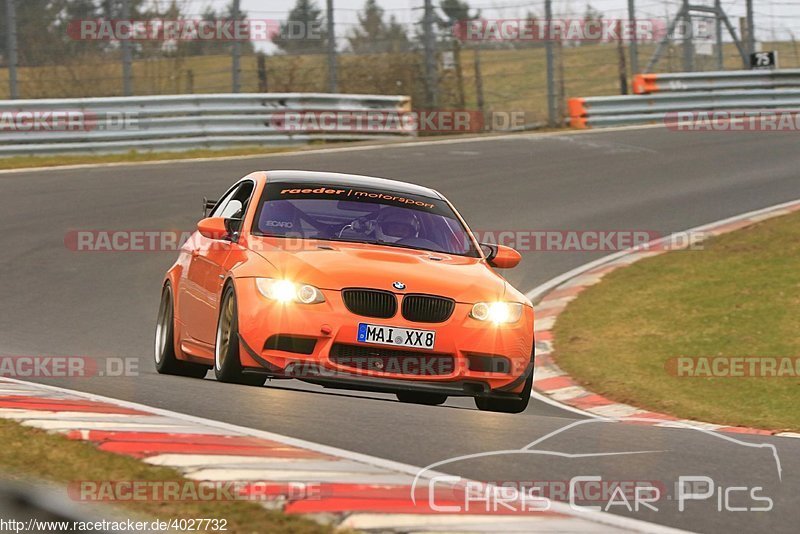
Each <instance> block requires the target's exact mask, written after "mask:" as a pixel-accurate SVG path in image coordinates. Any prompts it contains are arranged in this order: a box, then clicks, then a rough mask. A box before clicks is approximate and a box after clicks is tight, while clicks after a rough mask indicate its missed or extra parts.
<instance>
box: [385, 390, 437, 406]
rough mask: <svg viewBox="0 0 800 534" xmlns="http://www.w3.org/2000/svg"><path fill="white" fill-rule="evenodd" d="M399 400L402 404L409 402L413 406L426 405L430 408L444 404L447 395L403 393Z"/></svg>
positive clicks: (415, 392) (417, 392) (399, 395)
mask: <svg viewBox="0 0 800 534" xmlns="http://www.w3.org/2000/svg"><path fill="white" fill-rule="evenodd" d="M396 395H397V400H399V401H400V402H408V403H412V404H425V405H428V406H436V405H438V404H444V402H445V401H446V400H447V395H441V394H439V393H426V392H420V391H401V392H398V393H397V394H396Z"/></svg>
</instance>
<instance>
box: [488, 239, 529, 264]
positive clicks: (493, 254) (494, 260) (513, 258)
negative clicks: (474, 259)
mask: <svg viewBox="0 0 800 534" xmlns="http://www.w3.org/2000/svg"><path fill="white" fill-rule="evenodd" d="M481 250H483V252H484V254H486V261H488V262H489V265H491V266H492V267H497V268H498V269H511V268H512V267H516V266H517V265H519V262H520V261H521V260H522V256H520V253H519V252H517V251H516V250H514V249H513V248H511V247H507V246H505V245H495V244H491V243H481Z"/></svg>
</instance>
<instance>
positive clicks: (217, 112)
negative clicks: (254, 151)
mask: <svg viewBox="0 0 800 534" xmlns="http://www.w3.org/2000/svg"><path fill="white" fill-rule="evenodd" d="M409 111H411V99H410V97H407V96H383V95H352V94H326V93H246V94H207V95H172V96H146V97H115V98H78V99H36V100H2V101H0V156H13V155H29V154H61V153H87V152H89V153H91V152H95V153H113V152H128V151H131V150H145V151H147V150H164V151H172V150H175V151H177V150H189V149H196V148H225V147H231V146H244V145H270V146H279V145H296V144H304V143H309V142H312V141H320V140H324V141H357V140H364V139H375V138H382V137H396V136H413V135H415V134H416V131H415V130H414V129H413V128H409V127H408V125H407V124H400V123H397V122H395V123H389V125H388V126H386V125H384V127H381V128H364V127H363V126H362V125H363V124H364V121H363V120H362V121H361V122H358V121H353V123H352V124H349V123H347V122H346V121H345V123H342V122H337V123H336V124H335V125H334V127H333V128H325V127H315V125H313V124H312V125H309V124H308V122H304V121H303V120H302V118H303V117H304V116H306V115H305V114H308V115H310V116H312V117H314V116H317V117H321V116H322V115H320V114H321V113H323V112H336V115H335V117H336V119H337V120H339V121H341V118H342V117H347V116H348V115H352V116H353V117H354V118H356V117H359V116H360V117H361V118H362V119H363V118H364V117H367V116H368V115H369V114H370V113H374V112H381V113H393V114H402V113H405V112H409ZM55 114H57V115H55ZM289 116H295V117H300V119H298V120H297V121H296V122H295V123H293V124H288V123H287V117H289ZM37 121H38V122H37Z"/></svg>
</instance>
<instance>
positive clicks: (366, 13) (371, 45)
mask: <svg viewBox="0 0 800 534" xmlns="http://www.w3.org/2000/svg"><path fill="white" fill-rule="evenodd" d="M1 1H3V2H5V5H4V6H3V7H4V8H5V9H4V11H3V14H4V16H3V17H2V18H1V19H0V39H2V43H3V45H4V53H3V56H2V67H3V68H2V69H0V99H5V98H10V97H11V96H12V93H11V84H10V80H9V75H10V72H9V70H10V69H9V63H10V62H11V61H12V58H13V56H14V55H16V58H17V65H18V66H17V69H16V80H17V81H16V95H15V96H17V97H19V98H45V97H83V96H117V95H122V94H124V93H125V88H126V84H125V77H124V75H123V73H124V72H125V64H126V61H125V58H126V54H127V55H128V56H129V57H130V62H129V70H128V72H129V80H130V92H131V93H132V94H134V95H155V94H191V93H221V92H231V91H234V90H235V89H236V85H238V88H239V90H240V91H243V92H327V91H329V90H330V88H331V87H330V86H331V84H330V83H329V81H330V72H331V58H332V56H331V55H330V54H329V52H330V49H329V47H328V43H330V42H334V43H335V51H336V54H335V56H333V57H335V65H336V70H337V81H338V83H337V86H336V89H337V91H339V92H342V93H369V94H406V95H410V96H412V98H413V106H414V108H416V109H431V108H436V109H469V110H480V111H483V112H492V111H504V112H512V111H521V112H524V113H525V124H526V125H536V124H540V123H544V122H546V121H547V120H548V111H549V110H548V96H550V97H551V98H552V100H551V105H554V106H555V113H556V114H557V116H558V117H563V116H564V115H565V110H564V101H565V99H566V98H567V97H569V96H586V95H611V94H619V93H621V92H623V91H627V90H628V89H629V87H630V82H631V79H632V74H633V73H634V71H639V72H641V71H642V70H643V69H645V67H646V66H647V65H648V63H649V62H650V60H651V59H652V58H653V57H654V55H656V52H658V54H657V58H656V59H657V60H656V61H653V65H652V66H651V68H650V70H651V71H652V72H679V71H683V70H687V69H688V70H714V69H718V68H720V66H721V67H722V68H724V69H740V68H743V66H744V62H745V61H747V59H748V58H747V57H743V54H742V48H741V47H744V51H745V53H746V55H747V54H749V50H748V49H747V46H748V33H747V24H748V23H747V20H748V19H747V13H746V10H745V9H744V7H745V6H744V5H743V4H744V3H743V2H720V1H718V0H713V1H708V2H705V4H703V3H702V2H701V6H700V7H703V5H704V6H705V8H704V9H705V10H703V9H700V10H697V2H693V4H692V6H694V7H693V8H692V9H693V11H691V12H684V11H683V10H684V9H686V6H687V5H688V3H687V2H684V1H682V0H678V1H661V0H638V1H637V2H625V1H624V0H619V1H617V2H610V0H609V1H608V2H606V4H609V6H610V7H608V8H606V9H604V10H603V11H602V12H601V11H599V10H597V9H595V8H593V7H592V6H591V5H588V4H587V5H585V6H583V7H581V8H580V9H575V4H573V3H569V2H566V1H560V0H558V1H556V0H554V1H552V3H551V5H550V6H549V11H550V12H551V13H552V16H551V18H550V19H549V20H550V24H549V25H548V24H546V23H544V22H543V21H544V20H545V17H544V15H545V14H546V13H547V12H548V6H547V5H546V4H547V0H535V1H531V2H523V3H519V2H518V1H516V0H504V1H500V2H495V3H494V4H493V5H492V6H489V7H486V6H483V9H481V10H479V9H478V7H481V6H477V5H476V6H475V7H472V6H470V5H469V3H468V2H465V1H463V0H441V1H438V0H437V1H435V2H433V1H425V0H420V1H419V2H418V4H419V5H418V6H412V7H409V8H404V9H384V8H382V7H381V6H380V0H378V1H377V2H376V1H374V0H367V1H366V4H365V5H363V6H362V7H360V8H356V7H343V6H341V4H342V0H334V2H333V7H334V9H333V11H332V13H333V21H334V22H335V24H334V25H333V28H334V33H335V36H336V37H335V39H334V40H333V41H331V40H330V36H329V35H328V31H327V28H328V25H327V19H326V13H325V6H324V5H321V6H318V5H317V4H315V3H314V2H312V1H310V0H297V3H296V5H295V6H294V8H293V9H292V10H291V11H290V12H285V10H284V11H278V10H276V11H257V10H254V11H249V12H245V11H242V10H240V9H239V7H238V2H236V1H234V2H232V3H231V4H230V5H228V6H224V5H220V6H216V8H215V4H213V3H212V4H208V5H207V6H206V8H205V9H204V10H200V9H198V6H197V3H196V2H193V1H191V0H182V1H175V2H157V1H147V0H1ZM609 2H610V3H609ZM601 3H602V1H601ZM787 3H788V4H791V2H787ZM476 4H477V2H476ZM629 4H631V5H632V7H633V8H634V10H633V16H634V17H635V19H636V21H637V23H639V24H641V23H642V21H646V22H647V24H649V29H650V30H651V34H648V36H647V37H646V38H642V39H641V40H640V39H638V38H637V42H636V43H635V44H636V46H635V50H633V49H632V48H634V47H633V46H632V45H633V43H632V39H631V38H630V37H629V36H628V37H625V36H623V37H621V38H615V37H614V35H611V36H609V35H606V34H601V35H600V36H599V37H596V36H594V35H591V36H589V37H587V34H588V29H587V28H589V26H588V23H598V24H600V27H603V28H606V29H609V30H611V33H612V34H613V33H614V30H615V29H617V30H619V31H620V33H621V31H622V24H626V25H627V24H628V23H629V22H630V20H631V18H632V17H631V11H629V9H630V7H631V5H629ZM426 5H427V6H428V7H427V8H426ZM784 7H786V9H788V10H789V11H788V12H786V13H784V12H783V8H784ZM9 8H11V9H9ZM12 11H13V12H14V13H11V12H12ZM10 15H13V16H10ZM123 15H124V16H123ZM723 16H724V18H723ZM798 16H799V15H797V14H793V11H792V8H791V6H788V7H787V6H783V2H781V0H772V1H771V2H766V1H764V2H762V1H759V0H755V9H754V12H753V17H754V18H753V20H755V21H756V23H759V22H761V23H763V26H764V28H763V29H757V30H756V32H755V37H757V38H758V40H759V41H760V43H759V45H758V46H760V48H761V49H764V50H776V51H778V57H779V58H780V66H781V67H798V66H800V51H799V50H798V48H799V47H798V45H797V43H796V42H795V40H794V33H793V30H794V28H795V27H796V26H800V24H798V22H800V21H798ZM426 21H427V22H429V24H427V23H426ZM725 21H727V22H725ZM121 22H128V23H129V24H127V25H125V24H121ZM576 22H577V24H575V23H576ZM237 23H239V24H241V28H243V30H242V31H244V33H243V34H242V35H240V34H238V33H237V29H236V28H237V27H236V24H237ZM12 24H13V25H14V27H13V28H12ZM204 24H205V26H204ZM673 24H674V26H675V27H672V26H673ZM615 25H616V26H615ZM551 26H558V27H560V28H561V31H563V32H569V31H578V32H581V31H582V32H584V33H581V34H577V35H575V34H569V33H560V34H558V35H557V36H555V37H554V36H553V35H551V34H550V33H548V30H550V29H551ZM542 27H545V28H546V30H545V31H544V32H542V31H541V28H542ZM687 27H688V28H691V29H692V30H691V31H692V35H691V36H689V37H687V35H686V28H687ZM526 28H527V29H530V28H533V33H532V34H530V35H529V34H524V33H523V30H525V29H526ZM730 28H732V29H733V32H731V31H730ZM756 28H758V26H757V25H756ZM14 29H15V30H16V31H13V30H14ZM576 29H577V30H576ZM126 31H127V32H128V33H127V34H126V33H125V32H126ZM204 31H205V32H206V33H207V35H205V34H203V32H204ZM537 31H538V33H537ZM137 32H138V33H137ZM170 32H171V33H170ZM470 32H471V33H470ZM126 35H127V36H128V37H126ZM131 35H133V37H130V36H131ZM237 42H238V43H239V44H238V45H236V44H235V43H237ZM548 47H549V48H550V50H551V57H552V61H551V64H550V67H551V68H550V69H549V72H550V73H551V76H552V79H551V82H550V83H548V62H547V58H548V53H547V49H548ZM13 49H15V50H13ZM14 51H15V52H16V53H15V54H14ZM236 54H239V55H240V58H239V63H238V64H239V70H238V74H236V75H234V73H233V71H234V68H233V65H234V61H235V59H234V56H235V55H236ZM634 63H636V64H637V65H634ZM431 65H432V67H431ZM637 66H638V69H637ZM431 68H432V69H433V72H432V73H431V72H430V70H429V69H431ZM551 118H552V117H551Z"/></svg>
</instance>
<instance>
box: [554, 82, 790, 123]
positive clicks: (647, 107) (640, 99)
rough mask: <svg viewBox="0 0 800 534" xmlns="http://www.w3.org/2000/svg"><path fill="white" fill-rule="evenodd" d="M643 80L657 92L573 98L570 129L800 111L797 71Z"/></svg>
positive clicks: (571, 101) (641, 87) (650, 88)
mask: <svg viewBox="0 0 800 534" xmlns="http://www.w3.org/2000/svg"><path fill="white" fill-rule="evenodd" d="M644 77H647V78H644ZM645 79H646V80H648V81H647V82H646V83H645V81H643V80H645ZM637 80H638V82H634V83H635V84H636V83H639V87H638V89H639V91H640V92H641V91H642V90H645V89H646V90H647V91H648V92H651V91H652V90H653V89H656V91H655V92H654V93H653V94H636V95H624V96H598V97H587V98H571V99H569V103H568V110H569V122H570V125H571V126H572V127H574V128H602V127H608V126H626V125H633V124H647V123H654V124H655V123H658V122H664V121H665V119H666V118H667V117H668V114H674V113H676V112H681V111H742V112H747V113H752V112H756V111H759V110H781V111H798V110H800V70H796V69H793V70H785V71H731V72H702V73H677V74H648V75H641V77H637ZM665 82H666V83H667V84H669V83H672V84H673V85H672V87H671V89H669V90H666V91H664V89H663V84H664V83H665ZM643 84H644V85H643ZM648 84H649V85H648ZM784 86H785V87H784ZM731 87H735V88H731ZM793 87H797V88H793ZM701 88H705V90H700V89H701ZM689 89H691V90H689Z"/></svg>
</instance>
